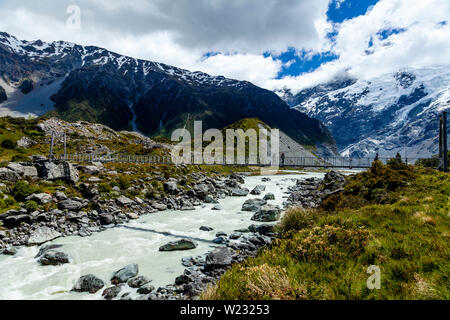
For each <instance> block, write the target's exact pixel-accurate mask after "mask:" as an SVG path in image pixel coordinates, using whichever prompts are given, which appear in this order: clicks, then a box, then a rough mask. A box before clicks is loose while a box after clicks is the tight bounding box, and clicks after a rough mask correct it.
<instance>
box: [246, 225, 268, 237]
mask: <svg viewBox="0 0 450 320" xmlns="http://www.w3.org/2000/svg"><path fill="white" fill-rule="evenodd" d="M248 230H249V231H250V232H254V233H259V234H262V235H268V234H269V235H270V234H272V233H273V226H272V225H270V224H260V225H255V224H252V225H251V226H250V227H248Z"/></svg>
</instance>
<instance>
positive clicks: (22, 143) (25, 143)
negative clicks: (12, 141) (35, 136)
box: [17, 137, 36, 149]
mask: <svg viewBox="0 0 450 320" xmlns="http://www.w3.org/2000/svg"><path fill="white" fill-rule="evenodd" d="M35 144H36V141H34V140H32V139H30V138H28V137H22V138H20V139H19V141H17V146H18V147H21V148H25V149H28V148H29V147H31V146H34V145H35Z"/></svg>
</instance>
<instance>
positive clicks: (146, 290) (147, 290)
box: [137, 283, 155, 294]
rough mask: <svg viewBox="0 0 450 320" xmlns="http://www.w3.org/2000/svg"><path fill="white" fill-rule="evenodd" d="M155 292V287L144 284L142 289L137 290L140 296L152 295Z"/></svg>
mask: <svg viewBox="0 0 450 320" xmlns="http://www.w3.org/2000/svg"><path fill="white" fill-rule="evenodd" d="M153 290H155V287H154V286H152V285H151V284H150V283H147V284H144V285H143V286H142V287H140V288H139V289H137V293H139V294H149V293H151V292H152V291H153Z"/></svg>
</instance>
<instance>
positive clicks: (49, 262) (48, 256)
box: [38, 250, 69, 266]
mask: <svg viewBox="0 0 450 320" xmlns="http://www.w3.org/2000/svg"><path fill="white" fill-rule="evenodd" d="M38 261H39V263H40V264H42V265H43V266H57V265H61V264H65V263H69V256H68V255H67V254H65V253H64V252H59V251H54V250H48V251H47V252H45V253H44V254H43V255H42V256H41V257H40V258H39V260H38Z"/></svg>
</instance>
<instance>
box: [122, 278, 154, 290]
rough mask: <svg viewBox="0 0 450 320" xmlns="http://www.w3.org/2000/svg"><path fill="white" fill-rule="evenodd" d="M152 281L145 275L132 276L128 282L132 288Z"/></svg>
mask: <svg viewBox="0 0 450 320" xmlns="http://www.w3.org/2000/svg"><path fill="white" fill-rule="evenodd" d="M149 282H151V280H150V279H147V278H146V277H144V276H138V277H135V278H131V279H130V280H128V282H127V284H128V285H129V286H130V287H131V288H140V287H142V286H143V285H144V284H147V283H149Z"/></svg>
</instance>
